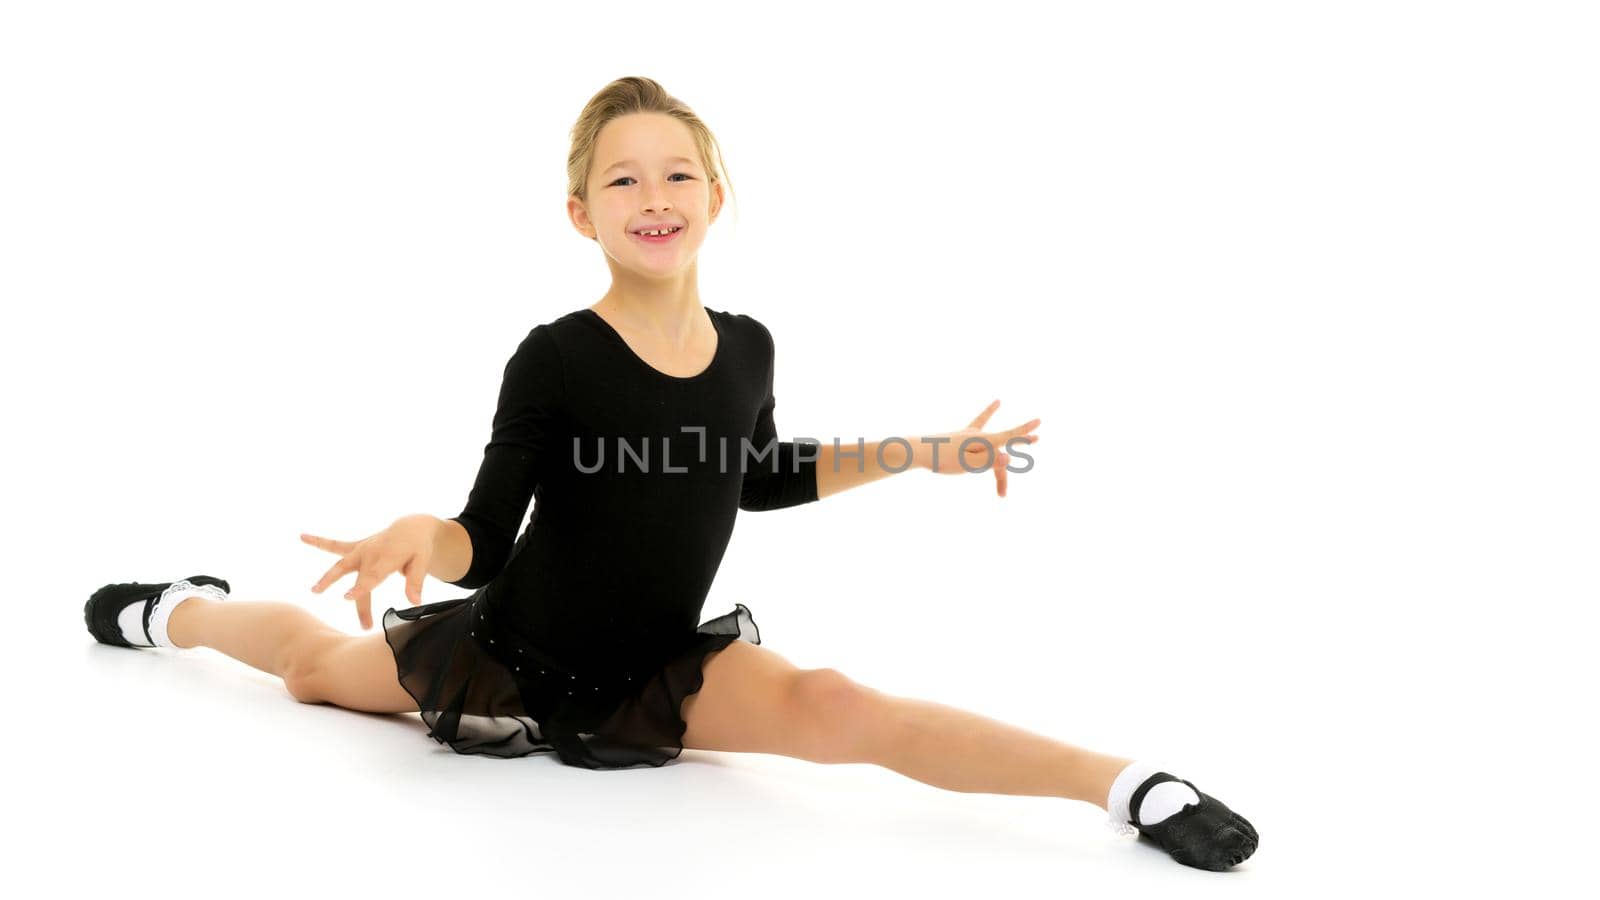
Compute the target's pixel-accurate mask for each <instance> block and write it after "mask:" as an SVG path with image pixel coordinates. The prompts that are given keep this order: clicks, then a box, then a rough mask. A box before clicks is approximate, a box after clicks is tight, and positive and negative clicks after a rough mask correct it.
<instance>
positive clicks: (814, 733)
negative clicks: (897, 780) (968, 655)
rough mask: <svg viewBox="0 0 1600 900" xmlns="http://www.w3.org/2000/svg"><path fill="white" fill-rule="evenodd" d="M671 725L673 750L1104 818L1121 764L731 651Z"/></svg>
mask: <svg viewBox="0 0 1600 900" xmlns="http://www.w3.org/2000/svg"><path fill="white" fill-rule="evenodd" d="M704 672H705V681H704V684H703V685H702V687H701V689H700V691H699V693H697V694H691V695H690V696H689V698H688V699H687V700H685V702H684V705H683V710H682V714H683V717H684V721H685V722H686V723H688V726H689V727H688V730H687V731H686V732H685V733H684V737H683V745H684V746H685V747H688V748H698V749H705V750H728V751H744V752H755V753H775V754H779V755H783V756H791V757H796V758H799V759H806V760H810V761H812V762H821V763H872V764H875V765H880V766H883V767H885V768H888V769H892V770H894V771H896V772H899V773H900V774H902V775H905V776H907V777H909V778H914V779H916V780H918V781H921V782H923V783H925V784H930V785H933V786H934V787H939V788H944V789H946V790H951V791H961V792H964V793H987V794H1018V795H1028V796H1038V797H1065V798H1068V799H1071V800H1082V801H1085V802H1087V803H1093V804H1094V805H1096V806H1098V807H1100V808H1101V809H1104V808H1105V807H1106V800H1107V795H1108V794H1109V793H1110V791H1111V783H1112V782H1113V781H1114V780H1115V779H1116V777H1117V773H1119V772H1121V771H1122V770H1123V769H1124V768H1125V767H1126V766H1127V765H1128V764H1129V763H1130V762H1132V760H1130V759H1127V758H1124V757H1120V756H1111V755H1107V754H1104V753H1096V752H1094V751H1092V750H1086V749H1084V748H1082V747H1076V746H1073V745H1072V744H1068V743H1065V742H1062V741H1058V740H1055V739H1053V738H1049V737H1045V736H1044V735H1040V734H1035V733H1034V732H1031V731H1027V730H1026V729H1023V728H1019V727H1017V726H1015V725H1009V724H1006V723H1004V722H999V721H996V720H994V719H991V718H988V717H985V716H981V715H978V714H976V713H972V712H968V711H966V710H962V709H957V708H955V707H952V706H946V705H944V704H942V703H935V702H932V701H929V700H919V699H915V698H911V697H898V696H894V695H891V694H886V693H884V692H882V691H878V690H874V689H872V688H869V687H867V686H865V685H862V684H859V683H857V682H855V681H853V680H851V679H850V678H848V677H846V676H845V675H843V674H842V673H840V672H838V671H837V670H834V669H799V668H796V667H795V666H794V665H792V664H791V663H789V661H788V660H786V659H784V658H783V657H782V656H779V655H778V654H777V653H774V652H773V651H771V650H768V649H766V648H764V647H761V646H759V645H756V644H750V643H746V642H743V641H736V642H734V643H732V644H730V645H728V646H727V647H726V648H724V649H722V650H720V651H718V652H717V653H715V654H713V655H712V656H710V657H708V658H707V660H706V662H705V665H704Z"/></svg>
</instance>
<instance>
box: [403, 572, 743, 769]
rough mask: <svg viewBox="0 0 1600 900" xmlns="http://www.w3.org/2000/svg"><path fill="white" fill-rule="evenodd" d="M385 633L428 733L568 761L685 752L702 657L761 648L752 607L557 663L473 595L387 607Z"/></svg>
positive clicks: (480, 750)
mask: <svg viewBox="0 0 1600 900" xmlns="http://www.w3.org/2000/svg"><path fill="white" fill-rule="evenodd" d="M383 630H384V634H385V636H386V637H387V639H388V642H389V649H390V650H392V651H393V652H394V660H395V669H396V671H397V674H398V675H399V678H400V685H401V687H403V688H405V690H406V692H407V693H409V694H410V695H411V697H412V699H414V700H415V701H416V702H417V707H418V709H419V711H420V712H421V714H422V720H423V721H424V722H425V723H427V725H428V736H429V737H431V738H433V739H434V740H436V741H438V742H439V743H441V744H445V745H447V746H449V747H450V749H452V750H454V751H456V752H457V753H462V754H479V755H487V756H500V757H508V758H509V757H518V756H527V755H529V754H532V753H542V752H553V753H555V754H556V756H557V757H558V758H559V759H560V761H561V762H563V763H565V764H567V765H569V766H581V767H583V768H587V769H618V768H627V767H630V766H638V765H650V766H660V765H662V764H664V763H666V762H668V761H670V760H672V759H675V758H677V756H678V755H679V754H680V753H682V752H683V733H684V731H685V730H686V729H687V727H688V726H687V724H686V723H685V722H684V721H683V718H682V714H681V709H682V706H683V701H684V700H685V699H686V698H687V697H688V696H689V695H690V694H693V693H695V692H697V691H699V690H700V686H701V684H702V681H703V672H702V666H703V664H704V662H705V658H706V657H707V656H709V655H711V654H712V653H715V652H716V651H718V650H721V649H722V648H724V647H726V646H728V645H729V644H731V643H733V642H734V641H736V640H740V641H745V642H747V643H751V644H759V643H761V633H760V631H759V629H757V628H756V623H755V619H754V618H752V617H751V615H750V610H749V609H748V608H746V607H745V605H744V604H742V603H739V604H735V608H734V609H733V610H732V611H730V612H727V613H725V614H723V615H720V616H718V617H716V618H714V619H711V620H709V621H707V622H705V623H703V624H701V625H700V626H698V627H697V628H696V629H695V630H694V631H693V632H691V633H689V634H685V635H678V636H673V637H671V638H668V639H664V640H662V641H661V642H659V643H658V644H656V645H654V646H652V648H651V649H650V650H649V651H640V650H637V649H635V650H630V651H629V652H628V654H627V655H624V656H618V657H614V658H613V659H612V660H611V661H610V662H607V663H603V664H593V663H592V664H591V665H589V666H588V667H587V668H586V669H585V670H584V671H579V670H577V669H575V668H574V667H573V666H572V665H571V664H569V663H565V662H563V661H561V660H557V659H554V658H552V657H551V656H550V655H549V654H548V653H546V652H545V651H543V650H541V649H540V647H539V646H538V645H537V644H536V643H535V642H534V641H531V640H529V639H527V637H526V636H523V635H521V634H519V633H518V632H517V631H516V630H515V629H513V628H510V627H508V626H506V625H505V624H504V623H503V622H501V621H499V617H497V616H496V615H494V613H493V611H492V610H491V609H490V605H489V604H488V603H487V602H486V601H485V599H484V589H482V588H480V589H479V590H478V591H477V592H476V593H474V594H472V595H471V596H469V597H461V598H458V599H455V600H444V601H440V602H438V603H425V604H422V605H420V606H408V607H406V608H404V609H398V610H397V609H394V608H390V609H388V610H387V611H385V612H384V614H383Z"/></svg>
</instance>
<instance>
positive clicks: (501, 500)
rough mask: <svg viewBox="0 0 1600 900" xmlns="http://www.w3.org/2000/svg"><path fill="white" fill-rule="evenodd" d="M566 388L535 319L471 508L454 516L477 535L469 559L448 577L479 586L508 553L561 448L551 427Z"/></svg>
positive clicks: (503, 398)
mask: <svg viewBox="0 0 1600 900" xmlns="http://www.w3.org/2000/svg"><path fill="white" fill-rule="evenodd" d="M565 387H566V385H565V380H564V373H563V371H562V364H561V356H560V353H559V352H558V351H557V349H556V345H555V341H554V340H553V339H552V338H551V336H550V333H549V329H548V326H546V325H539V326H536V327H535V328H534V329H533V330H532V331H530V332H529V333H528V336H527V337H526V338H523V340H522V343H521V344H519V345H518V346H517V350H516V352H515V353H513V354H512V355H511V359H510V360H509V361H507V363H506V367H505V374H504V377H503V379H502V381H501V383H500V399H499V403H498V405H497V406H496V408H495V413H494V422H493V430H492V432H491V435H490V438H489V443H488V444H487V445H485V446H484V448H483V462H482V463H481V464H480V465H479V466H478V477H477V480H476V481H474V482H473V485H472V490H471V492H470V493H469V494H468V495H467V505H466V507H465V508H464V509H463V510H462V511H461V514H460V515H458V516H452V518H453V519H454V520H455V521H457V522H460V523H461V527H462V528H464V529H466V531H467V535H468V536H469V537H470V538H471V540H472V562H471V564H470V565H469V566H468V568H467V572H466V574H465V575H463V576H461V579H460V580H458V581H452V582H450V584H454V585H456V586H458V587H463V588H472V589H476V588H479V587H482V586H483V585H485V584H488V583H489V582H490V581H491V580H492V579H493V578H494V577H495V576H496V575H498V574H500V571H501V570H502V569H504V568H505V566H506V563H507V562H508V561H509V560H510V558H511V549H512V546H513V545H514V544H515V543H516V536H517V528H518V526H519V525H520V524H521V523H522V517H523V516H524V515H525V514H526V513H527V511H528V503H529V501H530V500H531V499H532V498H533V496H534V491H535V489H536V488H537V487H538V482H539V475H540V472H541V471H542V469H543V467H544V465H545V462H546V458H547V456H548V454H550V453H552V452H556V450H557V448H556V447H555V446H554V444H555V437H554V427H553V426H554V423H555V422H556V416H557V414H558V411H559V409H560V406H561V403H562V398H563V397H564V395H565Z"/></svg>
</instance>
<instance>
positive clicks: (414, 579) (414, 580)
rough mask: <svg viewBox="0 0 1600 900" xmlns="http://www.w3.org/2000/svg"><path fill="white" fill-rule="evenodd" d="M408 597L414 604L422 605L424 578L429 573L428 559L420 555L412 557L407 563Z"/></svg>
mask: <svg viewBox="0 0 1600 900" xmlns="http://www.w3.org/2000/svg"><path fill="white" fill-rule="evenodd" d="M405 573H406V599H407V600H410V601H411V605H412V606H421V605H422V578H423V576H424V575H427V574H428V561H427V560H426V559H423V558H422V557H421V556H420V555H418V556H413V557H411V561H410V562H408V563H406V567H405Z"/></svg>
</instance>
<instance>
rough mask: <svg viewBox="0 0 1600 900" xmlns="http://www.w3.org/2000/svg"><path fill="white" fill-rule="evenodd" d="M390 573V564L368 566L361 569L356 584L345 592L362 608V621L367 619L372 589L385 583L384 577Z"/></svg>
mask: <svg viewBox="0 0 1600 900" xmlns="http://www.w3.org/2000/svg"><path fill="white" fill-rule="evenodd" d="M388 574H389V567H388V566H382V567H379V566H371V565H369V566H366V567H365V568H363V569H362V570H361V574H360V575H358V576H356V583H355V586H354V587H352V588H350V590H349V592H348V593H346V594H345V597H346V598H347V599H350V600H354V601H356V605H357V606H358V607H359V608H360V609H361V621H362V622H366V621H367V613H366V611H367V609H368V607H369V606H370V605H371V604H372V589H373V588H375V587H377V586H378V585H379V584H381V583H383V579H384V577H385V576H387V575H388ZM362 627H366V625H363V626H362Z"/></svg>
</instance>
